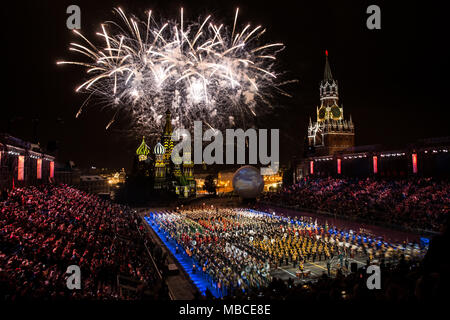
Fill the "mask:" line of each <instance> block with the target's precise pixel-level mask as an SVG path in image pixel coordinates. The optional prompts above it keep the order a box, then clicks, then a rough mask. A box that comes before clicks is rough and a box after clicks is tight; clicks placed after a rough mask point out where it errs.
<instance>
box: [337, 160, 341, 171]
mask: <svg viewBox="0 0 450 320" xmlns="http://www.w3.org/2000/svg"><path fill="white" fill-rule="evenodd" d="M337 171H338V174H341V159H337Z"/></svg>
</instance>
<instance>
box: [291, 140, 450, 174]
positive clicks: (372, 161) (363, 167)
mask: <svg viewBox="0 0 450 320" xmlns="http://www.w3.org/2000/svg"><path fill="white" fill-rule="evenodd" d="M448 163H450V137H444V138H431V139H422V140H419V141H417V142H416V143H413V144H409V145H406V146H403V147H396V148H386V147H383V146H381V145H369V146H358V147H354V148H350V149H348V150H343V151H339V152H336V153H335V154H334V155H328V156H312V157H309V158H305V159H303V161H302V162H301V163H300V164H299V165H298V166H297V169H296V172H295V179H296V181H299V180H300V179H302V178H305V177H307V176H309V177H326V176H335V177H339V176H354V177H369V176H372V177H381V178H390V177H392V178H393V177H406V176H411V175H412V176H421V177H432V176H435V177H441V178H442V177H450V166H449V165H448Z"/></svg>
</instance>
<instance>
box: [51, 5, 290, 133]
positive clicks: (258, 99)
mask: <svg viewBox="0 0 450 320" xmlns="http://www.w3.org/2000/svg"><path fill="white" fill-rule="evenodd" d="M114 12H115V13H116V14H117V15H118V16H119V18H120V19H118V20H119V21H118V22H114V21H109V22H105V23H104V24H102V25H101V32H98V33H97V35H98V36H99V37H100V38H101V41H100V42H101V46H99V45H96V44H94V42H93V41H90V40H89V39H87V38H86V37H85V36H83V35H82V34H81V33H80V32H78V31H76V30H75V31H74V32H75V33H76V35H77V36H78V37H79V38H80V39H81V44H80V43H71V44H70V48H69V50H70V51H73V52H76V53H78V54H81V55H83V56H84V58H85V60H86V61H60V62H57V64H74V65H79V66H82V67H84V68H85V69H86V74H87V77H88V78H87V79H85V82H83V83H82V84H81V85H80V86H79V87H78V88H77V89H76V92H84V93H87V94H88V98H87V99H86V101H85V102H84V103H83V105H82V106H81V108H80V110H79V111H78V113H77V117H78V116H79V115H80V113H81V112H82V111H83V108H84V107H85V106H86V105H87V104H88V102H89V101H90V100H91V99H96V100H97V101H99V102H100V103H101V104H104V105H105V106H107V107H108V108H112V109H113V110H115V111H114V117H113V118H112V119H111V121H109V123H108V124H107V126H106V128H107V129H108V128H109V127H110V126H111V125H112V124H113V123H114V121H115V120H116V119H117V117H118V115H121V114H123V115H127V116H129V117H130V118H131V120H132V125H133V127H134V128H138V130H139V131H140V132H143V131H144V132H145V131H146V132H150V131H153V132H155V131H159V130H160V127H161V125H162V124H163V122H164V117H163V116H164V114H165V111H166V110H167V109H170V110H171V112H172V115H173V121H174V125H175V126H177V127H185V128H190V127H191V126H192V123H193V121H194V120H201V121H203V122H204V123H205V124H206V125H208V126H210V127H214V128H217V129H224V128H225V127H235V126H242V127H246V126H249V125H251V124H252V122H253V120H254V119H255V117H257V116H259V115H261V114H262V113H264V112H266V111H267V110H269V109H270V100H271V98H273V96H274V94H275V93H279V94H283V95H288V94H287V93H286V92H285V91H284V90H282V89H281V86H283V85H284V84H286V83H289V82H292V81H284V82H282V81H279V80H278V79H279V77H280V74H279V73H277V72H276V71H275V65H276V54H277V53H278V52H279V51H280V50H282V49H283V47H284V46H283V44H282V43H264V42H262V40H261V39H262V36H263V34H264V33H265V31H266V30H265V29H264V28H262V27H261V26H257V27H251V26H250V25H246V26H245V27H244V28H242V29H241V30H238V26H237V20H238V12H239V9H237V10H236V15H235V18H234V24H233V26H232V29H231V31H230V28H229V27H227V26H226V25H223V24H220V25H217V24H215V23H214V22H213V21H212V18H211V16H207V17H206V18H205V19H203V20H200V22H189V23H187V22H186V21H184V16H183V9H182V8H181V10H180V18H179V21H174V20H169V21H167V22H164V23H161V24H158V23H156V22H155V19H154V17H153V14H152V11H149V12H148V13H147V17H146V19H145V20H144V21H141V20H138V19H136V18H134V17H129V16H127V15H126V14H125V13H124V11H123V10H122V9H121V8H117V9H114Z"/></svg>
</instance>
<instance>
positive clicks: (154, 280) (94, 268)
mask: <svg viewBox="0 0 450 320" xmlns="http://www.w3.org/2000/svg"><path fill="white" fill-rule="evenodd" d="M139 221H140V219H137V217H136V216H135V215H134V213H133V211H132V210H130V209H129V208H128V207H126V206H122V205H119V204H114V203H111V202H110V201H108V200H103V199H100V198H99V197H97V196H96V195H92V194H88V193H85V192H82V191H80V190H77V189H74V188H71V187H68V186H65V185H62V186H52V185H45V186H39V187H26V188H15V189H13V190H12V191H10V192H9V194H8V195H7V197H6V199H4V201H2V202H0V243H1V246H0V291H1V292H2V294H1V296H2V297H3V298H2V299H4V300H15V301H17V300H21V299H30V298H39V299H48V300H58V299H67V298H70V299H92V300H103V299H107V300H111V299H113V300H114V299H121V300H122V299H138V298H139V299H140V298H156V297H158V298H164V297H167V286H165V284H164V283H163V282H162V281H161V279H159V278H158V277H157V276H156V272H155V269H154V268H152V263H151V261H150V259H151V258H150V256H149V255H148V254H147V253H146V252H145V250H146V248H145V245H144V240H143V238H142V236H141V230H142V228H143V226H142V225H141V224H140V222H139ZM139 228H141V229H139ZM70 265H77V266H79V267H80V270H81V289H80V290H69V289H68V288H67V285H66V279H67V278H68V276H69V275H68V274H66V270H67V268H68V266H70ZM118 276H119V277H118ZM119 278H121V279H126V281H127V283H128V286H127V288H128V290H122V289H123V286H122V285H121V284H120V281H119ZM130 284H131V285H130ZM133 286H134V288H135V289H136V290H129V288H131V289H133Z"/></svg>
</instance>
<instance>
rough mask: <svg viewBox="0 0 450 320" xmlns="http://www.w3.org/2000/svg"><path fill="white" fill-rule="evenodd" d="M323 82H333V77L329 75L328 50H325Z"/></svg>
mask: <svg viewBox="0 0 450 320" xmlns="http://www.w3.org/2000/svg"><path fill="white" fill-rule="evenodd" d="M323 80H325V81H327V80H333V75H332V74H331V68H330V63H329V61H328V50H325V71H324V72H323Z"/></svg>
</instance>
